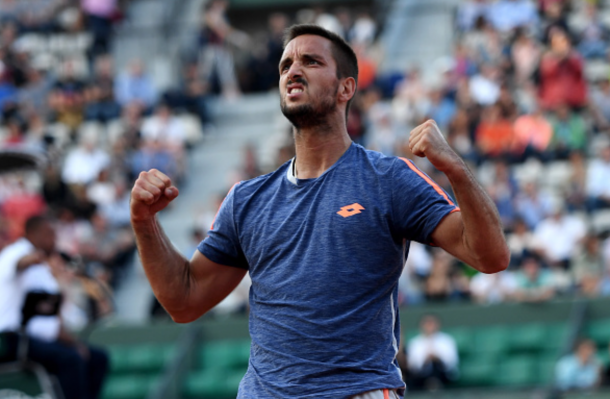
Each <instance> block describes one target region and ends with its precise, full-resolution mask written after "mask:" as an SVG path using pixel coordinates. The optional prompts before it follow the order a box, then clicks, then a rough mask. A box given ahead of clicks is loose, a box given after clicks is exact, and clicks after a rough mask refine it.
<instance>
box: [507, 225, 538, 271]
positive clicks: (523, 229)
mask: <svg viewBox="0 0 610 399" xmlns="http://www.w3.org/2000/svg"><path fill="white" fill-rule="evenodd" d="M506 243H507V244H508V249H509V250H510V267H511V269H516V268H517V267H519V266H520V265H521V263H522V262H523V260H524V259H525V258H527V257H530V256H532V255H534V245H535V244H534V235H533V233H532V232H531V230H530V229H529V228H528V227H527V224H526V223H525V221H524V220H523V219H522V218H520V217H517V218H515V221H514V224H513V231H512V233H510V234H508V236H507V237H506Z"/></svg>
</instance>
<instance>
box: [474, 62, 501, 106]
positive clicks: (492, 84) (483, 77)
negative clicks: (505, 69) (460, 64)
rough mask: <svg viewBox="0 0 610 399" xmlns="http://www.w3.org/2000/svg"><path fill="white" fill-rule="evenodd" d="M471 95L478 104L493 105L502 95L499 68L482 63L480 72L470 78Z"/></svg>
mask: <svg viewBox="0 0 610 399" xmlns="http://www.w3.org/2000/svg"><path fill="white" fill-rule="evenodd" d="M469 88H470V95H471V96H472V98H473V99H474V101H476V102H477V104H480V105H483V106H488V105H493V104H495V103H496V101H498V98H499V97H500V84H499V83H498V68H496V67H495V66H492V65H490V64H483V65H481V71H480V73H479V74H477V75H474V76H473V77H472V78H470V86H469Z"/></svg>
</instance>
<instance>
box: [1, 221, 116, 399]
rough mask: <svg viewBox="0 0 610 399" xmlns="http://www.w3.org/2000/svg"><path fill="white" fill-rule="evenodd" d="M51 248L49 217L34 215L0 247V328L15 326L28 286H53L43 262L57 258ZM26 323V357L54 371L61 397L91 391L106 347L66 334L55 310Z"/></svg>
mask: <svg viewBox="0 0 610 399" xmlns="http://www.w3.org/2000/svg"><path fill="white" fill-rule="evenodd" d="M54 252H55V232H54V230H53V228H52V226H51V223H50V221H49V220H48V219H46V218H44V217H40V216H34V217H32V218H30V219H28V221H27V222H26V225H25V237H24V238H21V239H20V240H18V241H16V242H15V243H14V244H12V245H10V246H8V247H6V248H5V249H4V250H3V251H2V252H0V276H1V278H0V281H1V284H2V289H0V331H10V332H16V331H18V330H19V327H20V324H21V312H20V310H21V309H20V306H21V304H22V303H23V301H24V299H25V296H26V294H27V291H26V290H27V289H28V288H30V289H37V290H43V291H44V292H47V293H49V294H57V293H58V292H59V288H58V284H57V281H56V279H55V278H54V276H53V274H52V273H51V269H50V267H49V265H50V264H52V263H53V262H56V261H57V256H58V255H57V254H54ZM24 285H25V286H24ZM49 318H50V319H49ZM33 321H34V320H33ZM28 327H29V328H28V335H30V338H29V340H28V349H27V356H28V358H29V359H30V360H32V361H34V362H37V363H39V364H41V365H42V366H43V367H45V368H46V369H47V371H49V372H50V373H52V374H54V375H55V376H56V377H57V379H58V380H59V384H60V386H61V388H62V391H63V395H64V397H65V398H66V399H83V398H94V397H97V395H98V394H99V392H100V390H101V387H102V383H103V381H104V377H105V375H106V372H107V369H108V356H107V355H106V353H105V352H104V351H102V350H100V349H97V348H94V347H91V346H87V345H85V344H84V343H82V342H80V341H78V340H77V339H75V338H74V337H72V336H71V335H70V334H69V333H68V332H67V331H66V330H65V329H64V328H63V327H62V326H61V322H60V320H59V319H58V317H57V316H45V318H44V320H43V322H39V323H37V325H36V324H33V325H32V326H31V327H30V326H29V325H28ZM10 337H11V338H13V337H14V339H11V343H9V347H10V348H12V350H13V353H16V351H17V336H16V335H15V336H12V335H10Z"/></svg>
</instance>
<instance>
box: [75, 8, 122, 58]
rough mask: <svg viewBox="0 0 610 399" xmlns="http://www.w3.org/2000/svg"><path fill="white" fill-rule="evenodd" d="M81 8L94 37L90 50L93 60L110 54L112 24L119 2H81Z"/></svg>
mask: <svg viewBox="0 0 610 399" xmlns="http://www.w3.org/2000/svg"><path fill="white" fill-rule="evenodd" d="M81 8H82V10H83V13H84V14H85V16H86V17H87V26H88V28H89V30H90V31H91V34H92V36H93V44H92V45H91V48H90V50H89V57H90V59H91V60H93V59H95V58H96V57H97V56H99V55H103V54H108V53H109V50H110V41H111V39H112V23H113V20H114V18H115V17H116V16H117V14H118V12H119V10H118V4H117V0H81Z"/></svg>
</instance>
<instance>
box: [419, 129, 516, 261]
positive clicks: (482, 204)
mask: <svg viewBox="0 0 610 399" xmlns="http://www.w3.org/2000/svg"><path fill="white" fill-rule="evenodd" d="M409 147H410V148H411V151H412V152H413V154H415V155H417V156H419V157H426V158H428V160H429V161H430V163H432V165H434V167H436V168H437V169H438V170H439V171H441V172H443V173H444V174H445V175H446V176H447V178H448V179H449V182H450V183H451V187H452V188H453V192H454V193H455V196H456V199H457V202H458V205H459V207H460V210H461V212H453V213H451V214H449V215H447V216H446V217H445V218H444V219H443V220H442V221H441V222H440V223H439V224H438V226H437V227H436V229H435V230H434V232H433V233H432V239H433V241H434V243H435V244H436V245H438V246H439V247H441V248H443V249H444V250H445V251H447V252H449V253H450V254H451V255H453V256H455V257H457V258H458V259H460V260H462V261H463V262H465V263H467V264H468V265H470V266H472V267H474V268H475V269H477V270H479V271H481V272H483V273H496V272H499V271H502V270H505V269H506V268H507V267H508V263H509V261H510V252H509V250H508V246H507V245H506V240H505V238H504V233H503V230H502V222H501V221H500V216H499V215H498V211H497V209H496V206H495V204H494V203H493V201H492V200H491V198H489V196H488V195H487V194H486V193H485V191H484V190H483V188H482V187H481V186H480V185H479V183H478V182H477V181H476V179H475V177H474V176H473V174H472V173H471V172H470V170H469V169H468V167H467V166H466V164H465V163H464V161H463V160H462V159H461V158H460V157H459V156H458V155H457V154H456V153H455V152H454V151H453V150H452V149H451V147H450V146H449V144H447V141H446V140H445V138H444V137H443V134H442V133H441V132H440V130H439V128H438V126H437V125H436V123H435V122H434V121H432V120H429V121H426V122H425V123H423V124H421V125H419V126H418V127H416V128H415V129H414V130H413V131H412V132H411V137H410V138H409Z"/></svg>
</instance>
